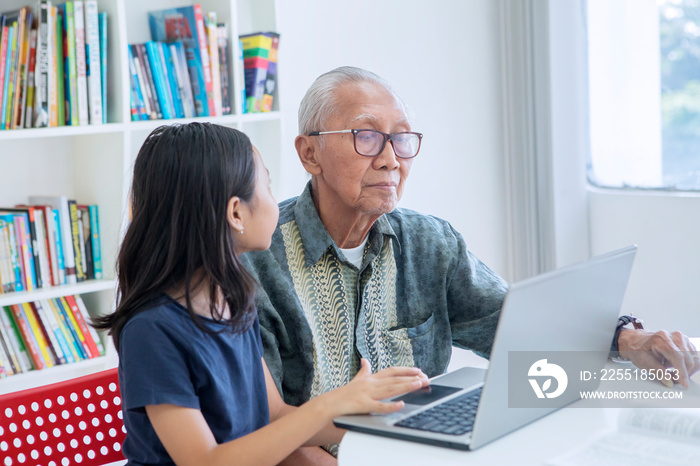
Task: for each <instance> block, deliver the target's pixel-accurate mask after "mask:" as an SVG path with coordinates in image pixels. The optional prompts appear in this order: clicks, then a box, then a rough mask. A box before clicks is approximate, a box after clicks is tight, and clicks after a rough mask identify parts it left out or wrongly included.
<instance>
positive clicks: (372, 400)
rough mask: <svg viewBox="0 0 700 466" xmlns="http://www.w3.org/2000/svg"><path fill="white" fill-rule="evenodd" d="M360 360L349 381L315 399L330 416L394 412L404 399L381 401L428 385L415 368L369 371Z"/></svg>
mask: <svg viewBox="0 0 700 466" xmlns="http://www.w3.org/2000/svg"><path fill="white" fill-rule="evenodd" d="M360 363H361V367H360V370H359V372H358V373H357V375H356V376H355V377H354V378H353V379H352V380H351V381H350V383H348V384H347V385H345V386H343V387H340V388H338V389H335V390H332V391H330V392H327V393H324V394H322V395H319V396H318V397H317V398H316V399H318V400H319V401H324V402H325V403H326V405H325V406H326V407H327V409H328V412H329V414H330V415H331V417H336V416H342V415H345V414H363V413H370V412H372V413H393V412H394V411H398V410H399V409H401V408H403V406H404V402H403V401H393V402H383V401H381V400H383V399H385V398H391V397H394V396H397V395H400V394H402V393H406V392H412V391H414V390H418V389H419V388H422V387H427V386H428V385H430V381H429V380H428V377H427V376H426V375H425V374H424V373H423V372H422V371H421V370H420V369H418V368H416V367H390V368H388V369H384V370H383V371H379V372H377V373H376V374H372V371H371V369H370V367H369V362H368V361H367V360H366V359H362V360H361V361H360Z"/></svg>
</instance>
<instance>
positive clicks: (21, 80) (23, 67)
mask: <svg viewBox="0 0 700 466" xmlns="http://www.w3.org/2000/svg"><path fill="white" fill-rule="evenodd" d="M33 19H34V18H33V15H32V11H31V9H29V8H28V7H27V11H26V16H25V19H24V23H25V24H24V40H23V43H22V49H21V51H20V57H21V58H20V61H19V71H18V76H17V89H18V92H17V98H16V100H15V116H14V121H13V128H23V127H24V118H25V113H26V105H27V84H28V78H29V55H30V52H31V48H32V44H31V40H32V36H33V34H32V32H33V30H32V22H33Z"/></svg>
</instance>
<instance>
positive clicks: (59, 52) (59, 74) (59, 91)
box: [54, 8, 66, 126]
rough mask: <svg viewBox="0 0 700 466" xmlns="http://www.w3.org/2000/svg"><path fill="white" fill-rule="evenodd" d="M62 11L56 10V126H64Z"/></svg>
mask: <svg viewBox="0 0 700 466" xmlns="http://www.w3.org/2000/svg"><path fill="white" fill-rule="evenodd" d="M64 24H65V23H64V21H63V10H61V9H60V8H56V28H55V31H56V34H55V35H56V40H55V42H54V50H55V51H56V102H57V110H58V126H65V125H66V86H65V72H64V70H65V56H64V55H63V54H64V47H63V45H64V41H63V25H64Z"/></svg>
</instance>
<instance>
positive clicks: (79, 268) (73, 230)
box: [68, 199, 86, 282]
mask: <svg viewBox="0 0 700 466" xmlns="http://www.w3.org/2000/svg"><path fill="white" fill-rule="evenodd" d="M68 214H69V215H70V230H69V232H70V236H71V243H72V245H73V257H74V260H75V278H76V280H77V281H79V282H82V281H84V280H85V278H86V277H85V269H84V268H83V254H82V249H81V247H80V226H79V224H78V205H77V204H76V202H75V201H74V200H72V199H69V200H68Z"/></svg>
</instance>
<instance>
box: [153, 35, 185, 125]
mask: <svg viewBox="0 0 700 466" xmlns="http://www.w3.org/2000/svg"><path fill="white" fill-rule="evenodd" d="M158 48H159V50H160V57H161V60H162V61H163V65H164V67H163V71H164V75H165V77H166V80H165V87H166V88H167V89H168V94H169V96H170V102H172V105H173V111H174V114H175V117H176V118H183V117H184V116H185V113H184V111H183V109H182V99H181V98H180V85H179V83H178V82H177V78H176V77H175V70H174V67H175V62H174V60H173V57H172V56H171V55H170V47H169V46H168V44H165V43H162V42H159V43H158Z"/></svg>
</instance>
